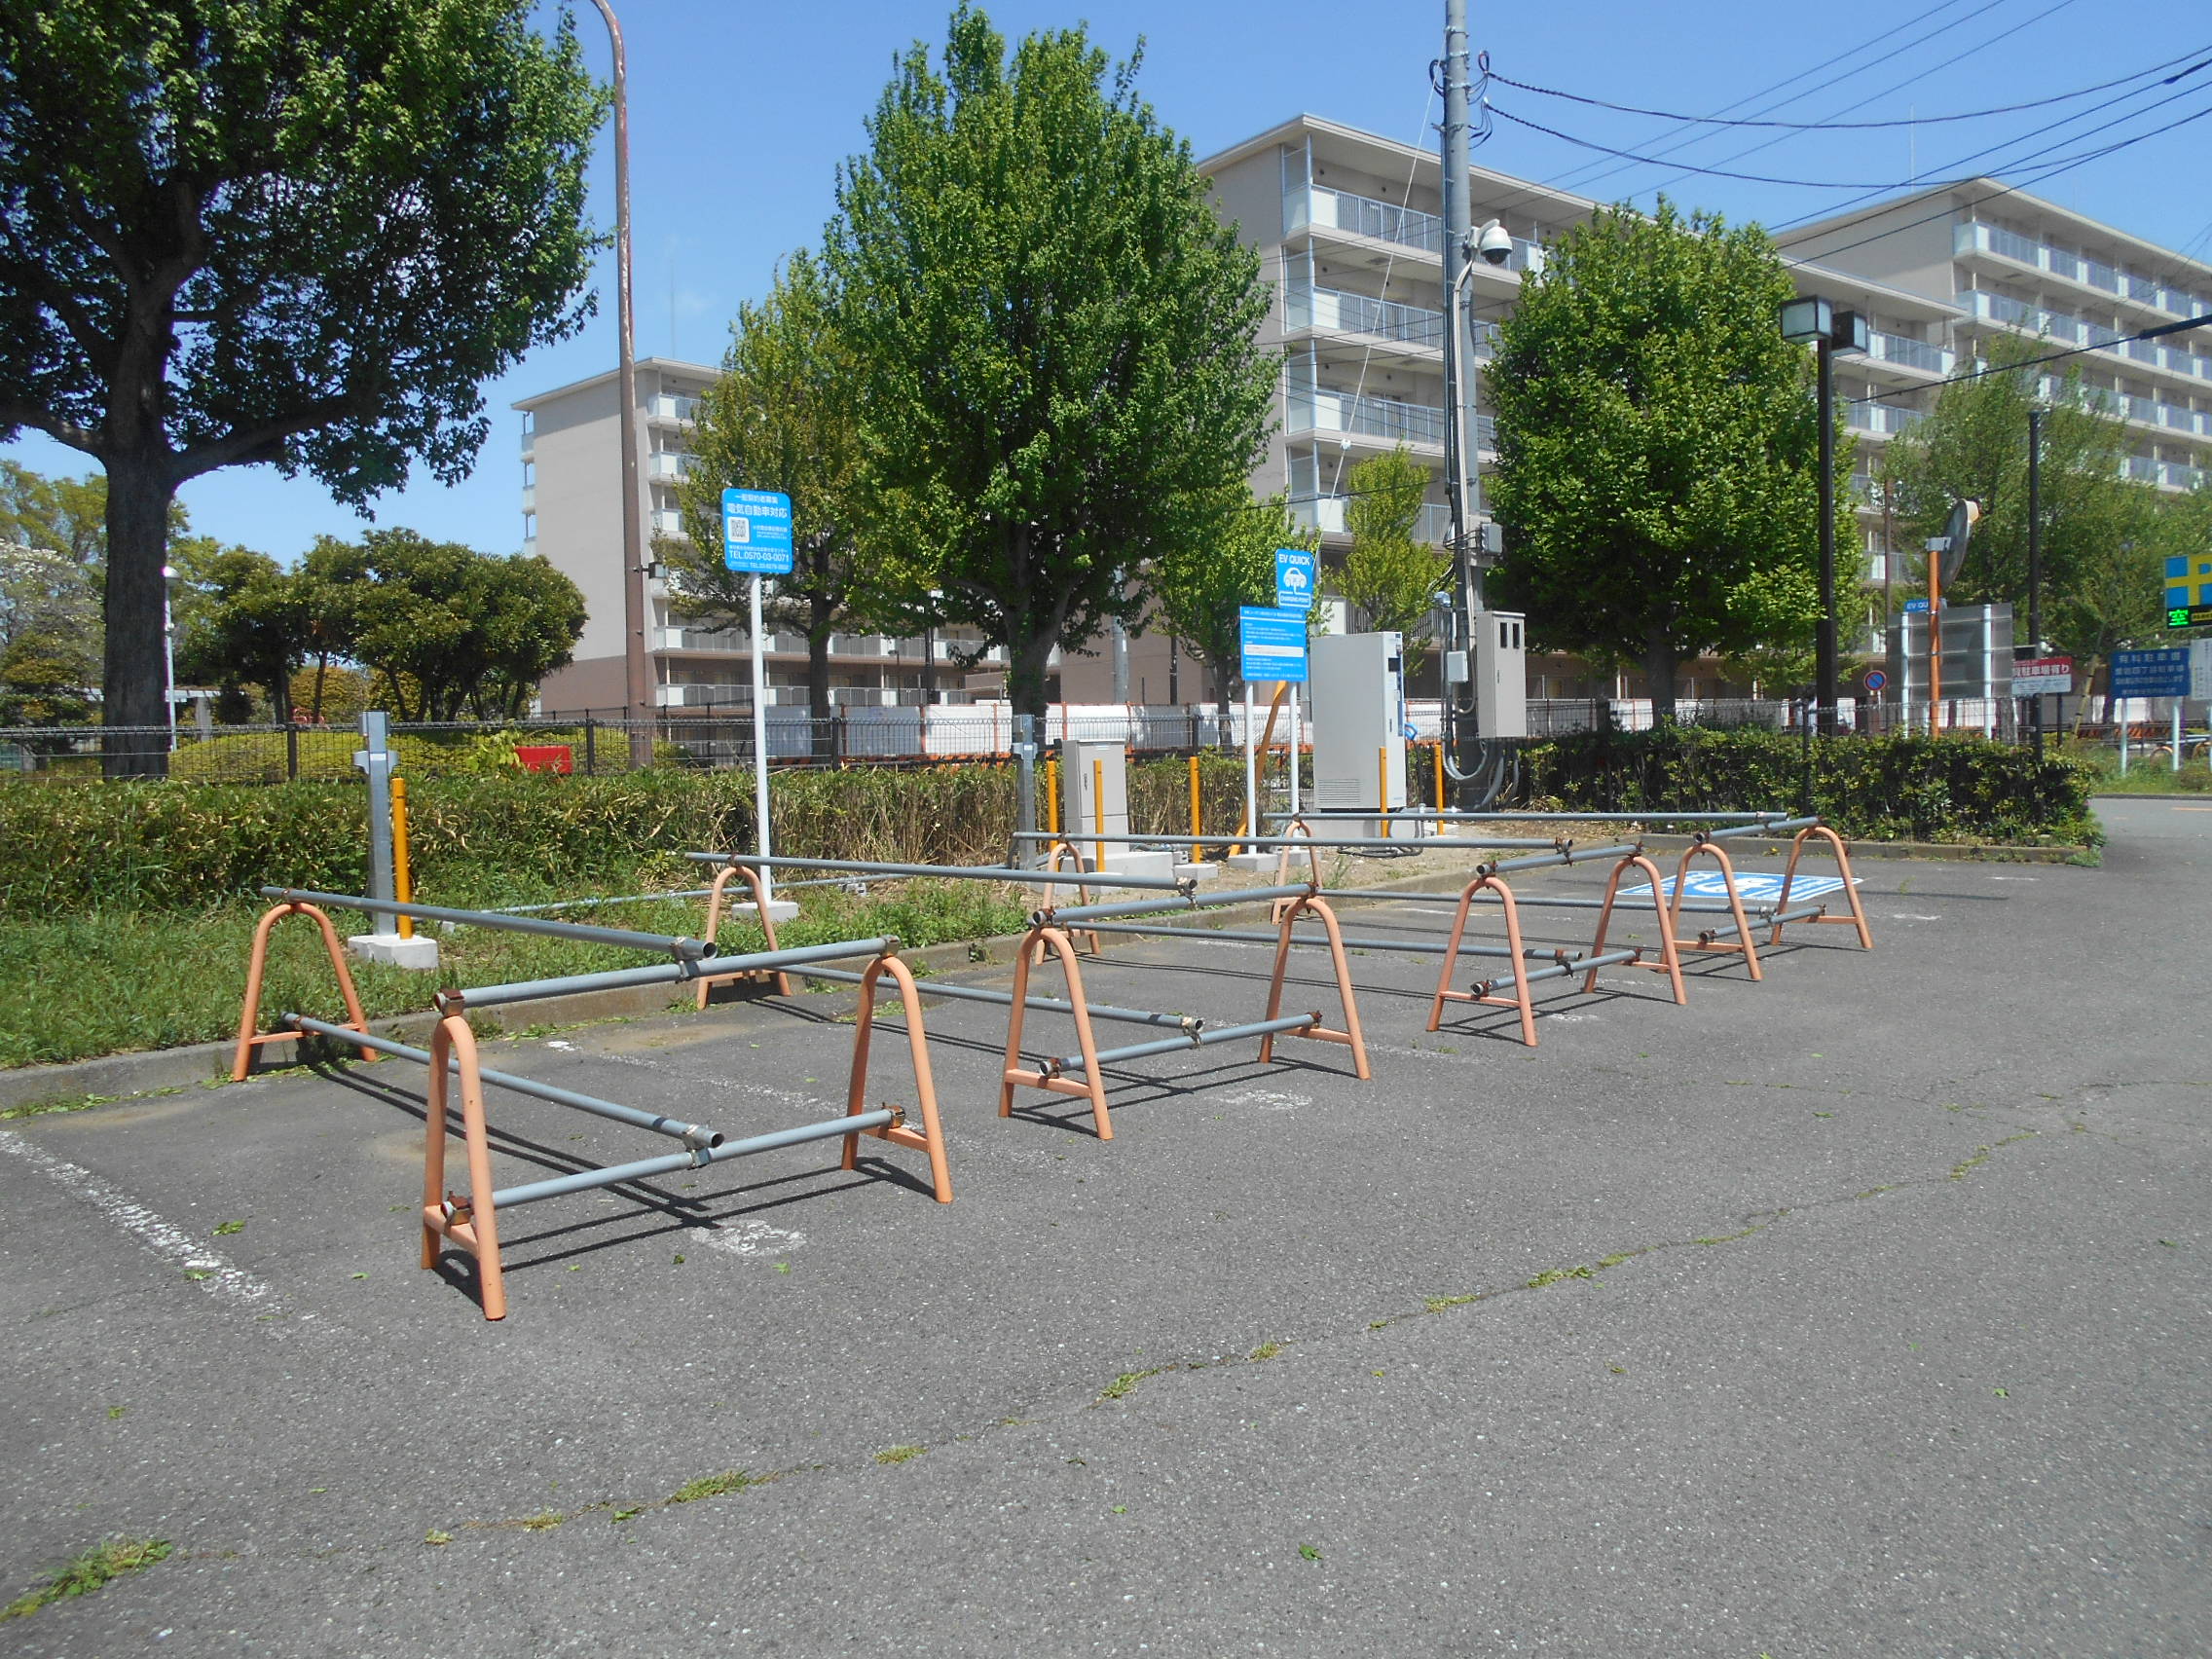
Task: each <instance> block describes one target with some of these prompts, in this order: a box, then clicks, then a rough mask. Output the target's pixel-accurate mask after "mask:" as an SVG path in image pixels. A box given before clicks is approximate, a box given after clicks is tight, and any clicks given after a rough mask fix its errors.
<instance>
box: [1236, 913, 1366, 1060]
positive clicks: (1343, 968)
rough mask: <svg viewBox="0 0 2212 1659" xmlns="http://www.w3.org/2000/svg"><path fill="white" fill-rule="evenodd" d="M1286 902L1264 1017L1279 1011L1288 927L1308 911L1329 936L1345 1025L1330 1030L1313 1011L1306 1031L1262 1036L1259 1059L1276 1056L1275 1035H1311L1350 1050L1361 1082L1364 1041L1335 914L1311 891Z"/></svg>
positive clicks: (1348, 966)
mask: <svg viewBox="0 0 2212 1659" xmlns="http://www.w3.org/2000/svg"><path fill="white" fill-rule="evenodd" d="M1288 903H1289V908H1288V909H1286V910H1284V911H1283V912H1282V914H1281V915H1280V917H1279V918H1278V919H1277V921H1276V927H1277V928H1278V929H1279V930H1280V934H1281V938H1280V940H1278V942H1277V943H1276V945H1275V971H1274V975H1273V977H1272V978H1271V979H1270V980H1269V981H1268V1012H1267V1014H1266V1015H1265V1017H1266V1018H1268V1019H1274V1018H1276V1017H1277V1016H1279V1015H1280V1014H1281V1013H1282V990H1283V971H1284V969H1285V968H1286V967H1287V966H1288V965H1289V962H1290V930H1291V928H1292V927H1293V925H1295V924H1296V922H1297V921H1298V918H1299V916H1300V915H1301V914H1304V913H1307V912H1310V913H1311V914H1313V915H1316V916H1318V917H1320V918H1321V927H1322V929H1323V931H1324V932H1326V933H1327V934H1328V936H1329V961H1330V962H1331V963H1332V964H1333V965H1334V967H1335V968H1336V973H1337V1000H1338V1001H1339V1002H1340V1003H1341V1004H1342V1005H1343V1007H1344V1011H1345V1025H1344V1029H1343V1030H1342V1031H1332V1030H1330V1029H1329V1028H1328V1027H1327V1026H1325V1025H1323V1024H1322V1023H1321V1015H1320V1012H1319V1011H1318V1010H1316V1011H1315V1012H1314V1014H1313V1023H1312V1024H1311V1025H1309V1026H1308V1027H1307V1028H1306V1029H1305V1030H1303V1031H1283V1032H1274V1031H1271V1032H1269V1033H1268V1034H1267V1035H1266V1036H1264V1037H1262V1038H1261V1039H1260V1058H1261V1059H1262V1060H1263V1061H1265V1060H1272V1059H1273V1058H1274V1057H1275V1038H1276V1037H1278V1036H1282V1037H1310V1038H1312V1039H1313V1040H1314V1041H1315V1042H1318V1043H1342V1044H1344V1045H1346V1047H1347V1048H1349V1049H1350V1050H1351V1059H1352V1071H1353V1075H1354V1076H1356V1077H1358V1078H1360V1079H1361V1080H1362V1081H1364V1080H1365V1079H1366V1078H1367V1076H1368V1070H1367V1043H1366V1040H1365V1039H1364V1038H1363V1037H1362V1036H1361V1035H1360V1030H1359V1003H1358V1001H1357V999H1356V998H1355V997H1354V996H1353V995H1352V988H1351V964H1350V963H1348V962H1346V960H1345V940H1344V935H1343V934H1342V933H1341V932H1339V931H1338V928H1337V913H1336V911H1334V910H1332V909H1331V908H1330V907H1329V903H1328V901H1327V900H1325V899H1320V898H1316V897H1314V896H1312V895H1310V894H1309V895H1308V896H1307V897H1305V898H1303V899H1292V900H1290V901H1288Z"/></svg>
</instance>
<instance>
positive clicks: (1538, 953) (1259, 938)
mask: <svg viewBox="0 0 2212 1659" xmlns="http://www.w3.org/2000/svg"><path fill="white" fill-rule="evenodd" d="M1091 931H1093V932H1095V933H1111V934H1142V935H1144V936H1145V937H1146V938H1148V939H1228V940H1248V941H1250V942H1251V943H1254V944H1274V943H1277V942H1279V940H1280V939H1281V936H1280V935H1279V934H1272V933H1262V932H1260V931H1259V930H1257V929H1245V928H1147V927H1137V926H1133V925H1131V924H1130V923H1127V922H1101V923H1100V924H1098V925H1097V926H1096V927H1095V928H1094V929H1092V930H1091ZM1290 942H1291V943H1293V944H1307V945H1319V946H1322V947H1323V948H1326V947H1327V945H1328V942H1329V940H1328V939H1327V937H1326V936H1324V935H1321V934H1302V933H1293V934H1292V935H1291V936H1290ZM1344 946H1345V948H1346V950H1398V951H1404V952H1406V953H1408V954H1410V955H1416V956H1442V955H1443V954H1444V944H1443V941H1442V940H1438V941H1437V942H1436V943H1434V944H1426V943H1423V942H1421V941H1419V940H1410V939H1346V940H1345V941H1344ZM1459 954H1460V955H1461V956H1507V957H1510V956H1511V955H1512V954H1513V947H1512V946H1511V945H1505V944H1480V943H1475V942H1471V941H1462V942H1461V943H1460V946H1459ZM1521 954H1522V955H1523V956H1524V957H1526V958H1527V959H1528V960H1530V961H1531V962H1556V961H1559V960H1561V959H1562V957H1563V956H1571V955H1572V954H1573V952H1572V951H1570V950H1567V949H1566V948H1565V947H1564V946H1562V947H1559V948H1552V947H1548V946H1544V945H1536V944H1525V945H1523V946H1522V947H1521ZM1094 1012H1095V1011H1094Z"/></svg>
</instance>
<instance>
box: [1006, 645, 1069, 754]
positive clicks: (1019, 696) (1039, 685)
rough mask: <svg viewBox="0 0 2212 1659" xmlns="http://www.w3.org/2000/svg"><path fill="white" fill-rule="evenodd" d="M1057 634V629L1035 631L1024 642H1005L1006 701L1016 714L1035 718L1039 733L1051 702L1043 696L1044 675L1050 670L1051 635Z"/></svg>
mask: <svg viewBox="0 0 2212 1659" xmlns="http://www.w3.org/2000/svg"><path fill="white" fill-rule="evenodd" d="M1057 632H1058V630H1057V629H1054V630H1051V632H1039V633H1036V634H1032V635H1030V636H1029V637H1028V638H1027V639H1025V640H1010V641H1008V642H1007V665H1006V667H1007V672H1006V694H1007V700H1008V701H1009V702H1011V703H1012V704H1013V705H1014V713H1015V714H1016V715H1035V716H1036V717H1037V719H1038V721H1039V730H1040V731H1042V730H1043V721H1044V719H1045V716H1046V714H1047V712H1048V711H1049V710H1050V709H1051V699H1049V698H1048V697H1047V696H1046V695H1045V676H1046V673H1047V671H1048V670H1049V669H1050V668H1051V663H1052V645H1053V644H1054V639H1053V636H1054V634H1056V633H1057ZM1040 741H1042V739H1040Z"/></svg>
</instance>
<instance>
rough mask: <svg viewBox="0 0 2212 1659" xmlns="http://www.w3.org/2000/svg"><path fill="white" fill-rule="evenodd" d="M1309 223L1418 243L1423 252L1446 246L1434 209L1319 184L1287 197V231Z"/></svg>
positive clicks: (1284, 213)
mask: <svg viewBox="0 0 2212 1659" xmlns="http://www.w3.org/2000/svg"><path fill="white" fill-rule="evenodd" d="M1309 225H1314V226H1318V227H1321V228H1323V229H1326V230H1335V231H1349V232H1350V233H1351V234H1352V235H1354V236H1361V237H1374V238H1375V239H1377V240H1380V241H1388V242H1397V243H1398V244H1399V245H1400V246H1403V247H1417V248H1419V249H1420V250H1421V251H1422V252H1423V253H1436V254H1441V253H1442V252H1443V250H1444V221H1443V220H1442V219H1440V218H1438V217H1437V216H1436V215H1435V214H1434V213H1423V212H1421V211H1420V210H1419V208H1415V207H1401V206H1399V205H1398V204H1397V203H1394V202H1378V201H1376V200H1375V199H1374V198H1373V197H1372V196H1353V195H1351V194H1350V193H1349V192H1347V191H1342V190H1324V189H1322V188H1321V187H1320V186H1319V185H1307V186H1305V187H1303V188H1301V189H1297V190H1293V191H1290V192H1288V193H1286V194H1285V195H1284V197H1283V203H1282V228H1283V234H1284V235H1286V236H1287V235H1289V234H1290V233H1291V232H1292V231H1298V230H1304V229H1305V228H1306V227H1307V226H1309Z"/></svg>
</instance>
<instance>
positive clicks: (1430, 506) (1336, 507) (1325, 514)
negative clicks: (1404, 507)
mask: <svg viewBox="0 0 2212 1659" xmlns="http://www.w3.org/2000/svg"><path fill="white" fill-rule="evenodd" d="M1350 506H1351V498H1350V497H1349V496H1309V497H1306V498H1303V499H1300V500H1294V501H1292V502H1291V503H1290V518H1291V522H1292V523H1293V524H1300V525H1304V526H1305V527H1306V528H1307V529H1308V530H1317V531H1319V532H1321V533H1322V535H1346V533H1347V532H1348V531H1349V530H1350V528H1351V521H1350V520H1349V518H1347V517H1346V513H1347V511H1348V510H1349V508H1350ZM1451 535H1452V509H1451V508H1450V507H1448V506H1446V505H1445V504H1444V503H1443V502H1442V501H1423V502H1422V503H1421V504H1420V516H1419V518H1417V519H1416V520H1415V521H1414V539H1415V540H1416V541H1425V542H1427V543H1428V544H1429V545H1430V546H1431V547H1441V546H1443V545H1444V543H1445V541H1446V540H1447V539H1448V538H1449V537H1450V536H1451Z"/></svg>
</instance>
